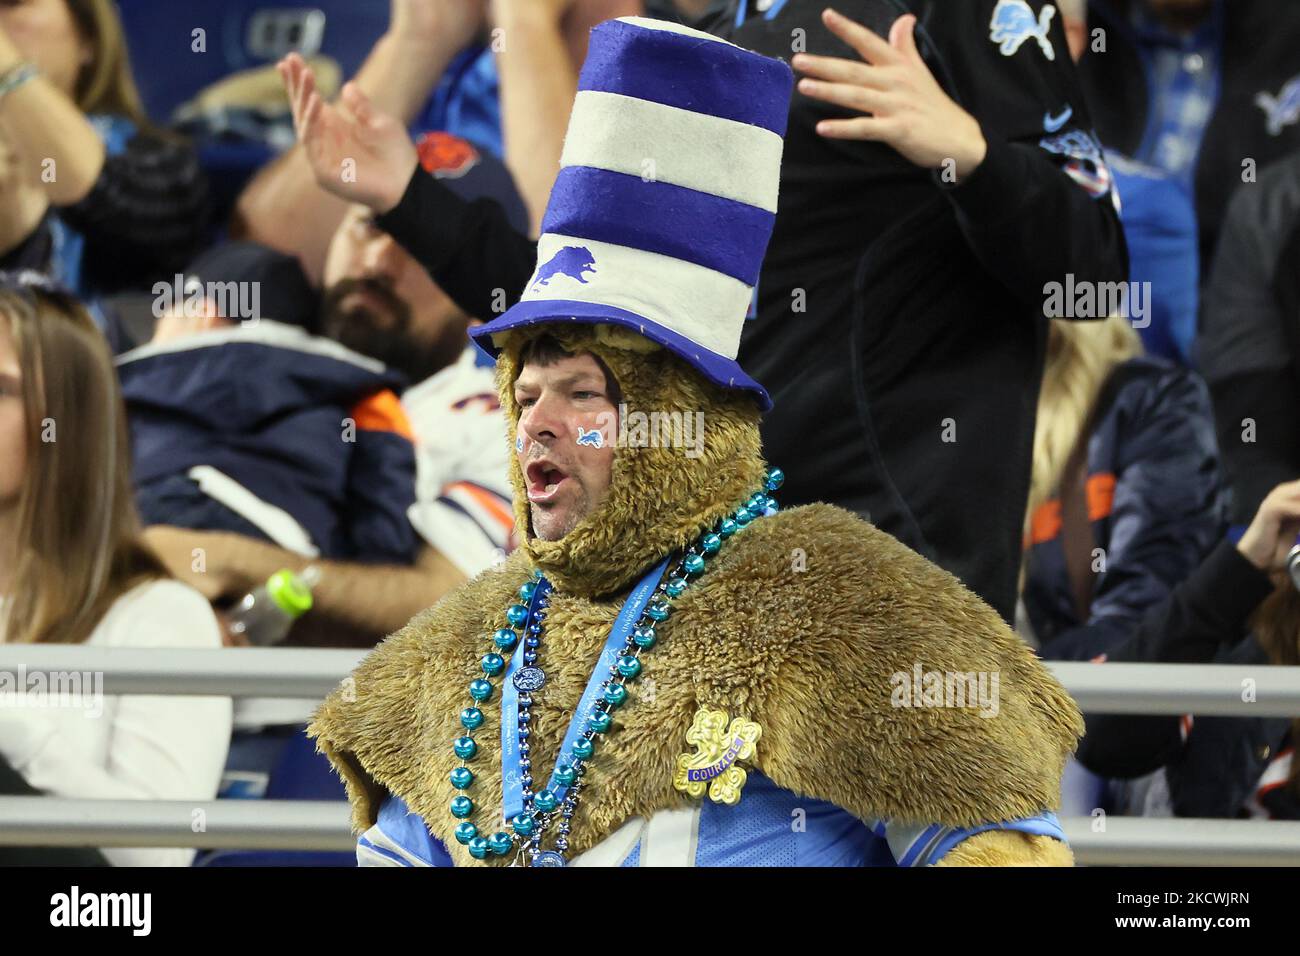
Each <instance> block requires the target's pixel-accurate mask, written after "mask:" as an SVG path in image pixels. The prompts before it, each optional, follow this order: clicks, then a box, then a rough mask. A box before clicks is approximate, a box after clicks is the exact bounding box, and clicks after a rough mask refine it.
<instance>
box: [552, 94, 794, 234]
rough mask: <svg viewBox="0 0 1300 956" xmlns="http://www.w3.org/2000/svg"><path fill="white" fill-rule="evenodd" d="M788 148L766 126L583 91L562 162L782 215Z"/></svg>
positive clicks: (616, 95) (577, 101)
mask: <svg viewBox="0 0 1300 956" xmlns="http://www.w3.org/2000/svg"><path fill="white" fill-rule="evenodd" d="M783 145H784V144H783V141H782V139H781V137H780V136H777V135H776V133H773V132H772V131H771V130H767V129H763V128H762V127H760V126H750V125H748V124H746V123H738V122H736V121H735V120H729V119H723V118H722V117H720V116H710V115H707V114H705V113H695V112H692V111H691V110H684V109H680V108H678V107H676V106H665V105H663V104H662V103H654V102H651V101H650V100H640V99H636V98H635V97H631V96H623V95H621V94H619V93H603V92H599V91H596V90H583V91H581V92H580V93H578V97H577V99H576V100H575V101H574V104H573V114H572V116H571V117H570V119H569V132H568V135H567V136H566V137H565V140H564V152H563V154H562V155H561V157H560V166H561V167H566V166H590V167H593V168H595V169H607V170H610V171H611V172H615V173H623V174H624V175H627V176H636V177H637V178H639V179H643V180H645V181H647V182H662V183H672V184H673V185H675V186H684V187H686V188H687V189H695V190H698V191H699V192H703V193H709V194H711V195H714V196H722V197H724V198H726V199H733V200H735V201H736V202H743V203H746V204H747V205H750V206H757V207H759V208H760V209H764V210H766V211H767V212H770V213H773V214H775V213H776V198H777V191H778V187H779V183H780V179H781V149H782V146H783Z"/></svg>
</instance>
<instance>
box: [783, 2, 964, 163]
mask: <svg viewBox="0 0 1300 956" xmlns="http://www.w3.org/2000/svg"><path fill="white" fill-rule="evenodd" d="M822 20H823V22H824V23H825V24H826V26H827V28H828V29H829V30H830V31H831V32H832V33H834V34H835V35H836V36H837V37H839V38H840V39H841V40H843V41H844V42H845V43H847V44H848V45H849V46H850V47H852V48H853V49H854V50H855V51H856V52H857V53H858V55H859V56H861V57H862V59H863V60H865V61H866V62H865V63H863V62H859V61H857V60H850V59H845V58H841V57H833V56H812V55H810V54H807V53H800V54H798V55H797V56H795V57H794V59H793V61H792V62H793V66H794V68H795V69H796V70H798V71H799V72H800V73H804V74H806V77H805V78H804V79H802V80H800V81H799V92H801V93H803V94H804V95H805V96H810V97H812V98H813V99H818V100H823V101H825V102H827V103H834V104H835V105H836V106H843V107H845V108H846V109H851V110H857V111H858V112H861V113H865V114H867V115H865V116H857V117H852V118H849V119H830V120H822V121H821V122H819V123H818V124H817V132H818V133H819V134H821V135H822V136H825V137H826V138H827V139H859V140H872V141H875V142H880V143H886V144H887V145H889V146H892V147H893V148H894V149H896V150H897V151H898V152H899V153H901V154H902V155H903V156H904V157H906V158H907V159H908V160H910V161H911V162H913V163H915V164H916V165H917V166H923V167H925V168H926V169H940V168H943V167H945V166H946V165H947V164H949V163H951V165H952V168H953V170H954V172H955V175H956V179H957V180H961V179H963V178H965V177H966V176H968V175H969V174H970V173H971V172H973V171H974V169H975V167H977V166H978V165H979V164H980V163H981V162H983V161H984V155H985V153H986V152H987V150H988V146H987V144H986V143H985V141H984V135H983V133H982V132H981V131H980V125H979V122H978V121H977V120H976V119H975V117H973V116H971V115H970V114H969V113H967V112H966V111H965V110H964V109H962V108H961V107H960V106H958V105H957V104H956V103H955V102H953V100H952V98H951V97H950V96H948V94H947V93H945V92H944V90H943V87H941V86H940V85H939V83H938V81H937V80H936V79H935V78H934V74H932V73H931V72H930V68H929V67H928V66H926V65H925V61H924V60H923V59H921V54H920V52H919V51H918V50H917V48H916V37H915V34H914V30H915V27H916V17H915V16H913V15H912V14H908V15H907V16H903V17H899V18H898V19H897V20H895V21H894V25H893V27H891V28H890V31H889V40H888V41H886V40H884V39H883V38H882V37H880V36H878V35H876V34H875V33H872V32H871V31H870V30H868V29H867V28H866V27H864V26H863V25H862V24H860V23H856V22H854V21H853V20H850V19H849V18H848V17H845V16H843V15H841V14H839V13H836V12H835V11H834V10H830V9H827V10H825V11H823V12H822Z"/></svg>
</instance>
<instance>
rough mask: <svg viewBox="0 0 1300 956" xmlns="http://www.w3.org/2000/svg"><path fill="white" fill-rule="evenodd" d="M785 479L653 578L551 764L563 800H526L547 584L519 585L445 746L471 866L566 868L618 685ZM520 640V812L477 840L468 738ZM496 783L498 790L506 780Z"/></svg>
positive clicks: (547, 794)
mask: <svg viewBox="0 0 1300 956" xmlns="http://www.w3.org/2000/svg"><path fill="white" fill-rule="evenodd" d="M784 480H785V475H784V474H783V473H782V471H781V470H780V469H779V468H770V469H768V471H767V473H766V475H765V477H764V481H763V489H762V490H761V491H758V492H756V493H755V494H753V495H751V496H750V497H749V499H748V500H747V501H746V502H745V503H744V504H743V505H741V506H740V507H739V508H738V509H736V511H735V512H734V513H733V514H731V515H729V516H728V517H726V518H723V519H722V520H720V521H718V522H717V523H716V524H715V525H714V527H713V528H711V529H710V530H709V531H707V532H705V533H704V534H703V535H701V536H700V538H699V539H698V540H697V541H696V542H695V544H693V545H692V546H691V547H689V548H687V549H686V551H684V552H682V553H681V554H680V555H679V556H678V557H677V559H676V562H675V564H674V565H673V570H672V571H671V572H670V574H669V576H668V579H667V580H666V581H665V580H662V579H661V580H660V582H659V584H658V587H657V588H656V590H657V592H658V594H657V596H655V598H654V599H653V600H650V601H649V603H648V604H647V605H646V606H645V607H644V610H643V611H642V612H641V614H640V616H639V619H638V620H637V622H636V626H635V627H633V628H631V630H630V633H629V634H628V637H627V639H626V642H625V644H624V646H623V647H622V649H621V653H619V654H618V657H617V659H616V662H615V664H614V665H612V666H611V667H610V677H609V678H608V679H607V680H605V682H604V684H603V685H601V693H600V696H599V697H598V698H597V700H596V702H595V704H594V706H592V708H591V709H590V711H589V712H588V715H587V726H586V729H585V730H584V731H582V732H581V734H580V735H579V736H578V737H577V738H576V739H575V741H574V743H573V745H572V747H571V748H570V750H569V753H568V754H567V758H566V757H565V756H564V755H562V757H561V759H560V760H559V761H557V763H556V767H555V771H554V773H553V774H552V778H551V779H552V781H553V782H554V783H556V784H559V785H560V786H562V787H564V788H565V790H564V796H563V798H562V799H561V798H560V797H559V796H557V794H556V793H555V792H554V791H553V790H552V789H549V788H548V789H543V790H541V791H539V792H537V793H536V794H534V793H533V790H532V782H533V781H532V761H531V756H530V749H531V748H530V745H529V742H528V741H529V738H530V736H531V728H530V723H531V707H532V703H533V696H532V695H533V693H534V692H535V691H537V690H539V689H540V688H541V687H542V685H543V684H544V683H545V672H544V671H543V670H542V669H541V668H540V667H538V666H537V663H538V657H539V652H540V649H541V641H542V636H543V630H544V628H543V624H542V621H543V620H544V619H545V615H546V607H547V604H548V601H549V594H550V591H551V585H550V582H548V581H547V580H546V579H545V577H543V575H542V573H541V571H538V570H535V571H533V573H532V576H531V577H530V578H529V580H528V581H526V582H525V583H524V584H523V585H521V586H520V588H519V591H518V598H519V601H518V602H516V603H513V604H511V605H510V607H508V608H507V609H506V615H505V617H506V626H504V627H501V628H499V629H498V630H497V631H496V632H495V633H493V634H492V638H491V639H492V643H493V645H494V649H493V650H491V651H489V652H488V653H487V654H484V655H483V657H482V659H481V660H480V661H479V665H480V667H481V669H482V671H483V676H482V677H480V678H477V679H475V680H473V681H470V684H469V695H470V698H471V699H472V703H471V704H470V705H469V706H468V707H466V708H465V709H464V710H462V711H461V712H460V723H461V726H462V727H463V728H464V729H465V733H464V734H463V735H462V736H460V737H457V738H456V739H455V740H454V741H453V742H452V750H453V752H454V753H455V755H456V757H457V758H458V759H459V760H461V761H462V763H461V765H460V766H458V767H456V769H454V770H453V771H452V772H451V775H450V779H451V785H452V787H453V788H454V789H455V790H456V791H457V794H456V796H455V797H454V798H453V799H452V801H451V805H450V810H451V815H452V816H453V817H454V818H456V819H457V820H458V821H460V822H459V823H458V824H457V826H456V828H455V830H454V836H455V838H456V841H457V842H458V843H460V844H461V845H463V846H464V847H465V848H466V849H467V850H468V851H469V854H470V856H472V857H474V859H476V860H484V859H487V858H489V857H493V856H496V857H504V856H506V855H507V854H508V853H510V851H511V849H512V848H514V847H516V846H518V848H519V849H518V852H519V854H520V857H517V858H516V862H518V861H519V859H520V858H522V856H523V855H525V854H526V855H527V856H528V858H529V862H530V863H531V865H533V866H564V865H565V864H566V859H565V854H566V853H567V852H568V849H569V833H570V828H571V826H572V820H573V815H574V813H575V812H576V810H577V806H578V801H579V799H580V798H581V793H582V784H583V780H582V778H583V776H584V774H585V773H586V771H587V767H588V766H589V764H590V763H591V760H592V759H593V756H594V754H595V749H596V743H597V741H598V740H599V739H600V738H601V737H602V736H603V735H604V734H605V733H606V732H608V731H609V729H610V728H611V727H612V726H613V712H614V711H615V710H617V709H618V708H619V707H621V706H622V705H623V704H624V703H625V702H626V701H627V699H628V689H627V685H628V684H629V683H631V682H633V681H635V680H636V679H637V677H639V676H640V674H641V672H642V663H641V654H642V653H643V652H644V651H647V650H649V649H650V648H652V647H654V646H655V644H656V643H657V641H658V633H657V632H656V630H655V627H656V625H658V624H661V623H662V622H663V621H666V620H667V619H668V616H669V614H670V613H671V611H672V601H673V600H674V599H676V598H678V597H680V596H681V594H682V593H683V592H684V591H685V590H686V588H687V587H688V586H689V585H690V584H692V583H694V581H695V580H696V579H698V577H699V576H700V575H702V574H703V573H704V570H705V567H706V564H707V561H708V559H709V558H711V557H713V556H714V555H716V554H717V553H718V552H719V551H720V550H721V548H722V545H723V542H725V541H726V540H727V539H728V538H730V537H731V536H732V535H734V534H736V532H738V531H740V530H742V529H743V528H745V527H747V526H748V525H749V524H750V523H751V522H752V521H754V520H755V519H757V518H759V517H762V516H764V515H771V514H775V513H776V511H777V503H776V499H775V498H773V497H772V496H771V492H774V491H776V490H777V489H778V488H780V487H781V484H782V483H783V482H784ZM667 563H668V562H665V564H667ZM521 639H522V640H523V641H524V649H523V655H522V662H523V664H524V666H523V667H522V669H520V670H518V671H516V672H515V674H514V677H513V680H512V683H513V685H514V687H515V688H516V689H517V690H518V691H519V697H518V706H519V711H518V719H517V722H518V731H517V734H518V736H517V741H518V745H517V746H518V753H519V769H520V775H521V776H520V786H521V792H522V798H523V812H521V813H518V814H516V815H515V816H514V817H513V818H511V820H510V831H506V830H498V831H496V832H495V833H492V834H491V835H489V836H484V835H482V834H481V833H480V831H479V828H478V825H477V824H475V823H474V822H473V820H472V817H473V816H474V812H475V809H476V807H475V803H474V800H473V798H472V797H471V796H469V795H468V793H469V792H470V791H472V788H473V785H474V779H475V774H474V772H473V771H472V770H471V769H470V768H469V766H468V764H470V763H472V762H474V760H475V758H476V757H479V756H480V748H479V745H478V742H477V740H476V739H475V738H474V736H473V734H474V731H476V730H478V729H479V728H480V727H482V726H483V722H484V714H483V710H482V708H481V706H480V705H482V704H485V703H487V702H488V701H490V700H491V699H492V694H493V685H492V681H491V678H493V677H496V676H498V675H500V674H501V673H502V672H503V671H504V670H505V669H506V659H505V658H504V657H503V656H502V653H501V652H510V651H513V650H515V648H516V646H517V645H518V643H519V641H520V640H521ZM599 666H600V665H599V664H597V667H599ZM579 709H581V705H580V707H579ZM502 783H503V788H504V785H505V781H504V780H503V781H502ZM507 812H508V811H507ZM557 820H558V823H557ZM553 824H554V829H555V832H556V837H555V840H554V849H552V850H543V849H542V846H541V841H542V837H543V836H544V835H545V834H546V833H548V832H549V831H550V829H551V828H552V825H553Z"/></svg>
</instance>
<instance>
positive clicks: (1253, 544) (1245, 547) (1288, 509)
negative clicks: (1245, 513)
mask: <svg viewBox="0 0 1300 956" xmlns="http://www.w3.org/2000/svg"><path fill="white" fill-rule="evenodd" d="M1297 534H1300V481H1288V482H1286V483H1284V484H1281V485H1278V486H1277V487H1276V488H1274V489H1273V490H1272V491H1270V492H1269V493H1268V495H1267V496H1266V497H1265V498H1264V500H1263V502H1262V503H1261V504H1260V506H1259V510H1258V511H1257V512H1255V517H1254V519H1253V520H1252V521H1251V522H1250V527H1248V528H1247V529H1246V533H1245V534H1243V535H1242V536H1241V540H1240V541H1238V542H1237V550H1238V551H1240V552H1241V554H1242V556H1243V557H1245V559H1246V560H1247V561H1249V562H1250V563H1251V564H1253V565H1255V567H1257V568H1259V569H1260V570H1261V571H1279V570H1281V569H1282V567H1283V566H1284V565H1285V563H1286V556H1287V552H1289V551H1290V550H1291V548H1292V547H1293V546H1294V545H1295V543H1296V535H1297Z"/></svg>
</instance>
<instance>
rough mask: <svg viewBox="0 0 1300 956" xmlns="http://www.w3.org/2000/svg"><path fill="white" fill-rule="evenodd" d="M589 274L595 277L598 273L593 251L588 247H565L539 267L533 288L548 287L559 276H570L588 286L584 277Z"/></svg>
mask: <svg viewBox="0 0 1300 956" xmlns="http://www.w3.org/2000/svg"><path fill="white" fill-rule="evenodd" d="M588 272H590V273H592V274H593V275H594V274H595V272H596V257H595V256H593V255H592V254H591V250H590V249H588V248H587V247H586V246H565V247H564V248H563V249H561V250H560V251H559V252H557V253H556V254H555V255H553V256H551V258H550V259H548V260H547V261H546V262H545V263H543V264H542V265H541V266H539V267H538V269H537V278H536V279H534V280H533V286H534V287H536V286H542V285H546V284H547V283H548V282H550V281H551V280H552V279H553V278H555V277H556V276H557V275H564V276H568V277H569V278H570V279H576V280H577V281H578V282H581V283H582V284H583V285H586V284H587V280H586V279H585V278H583V277H584V275H585V274H586V273H588Z"/></svg>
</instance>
